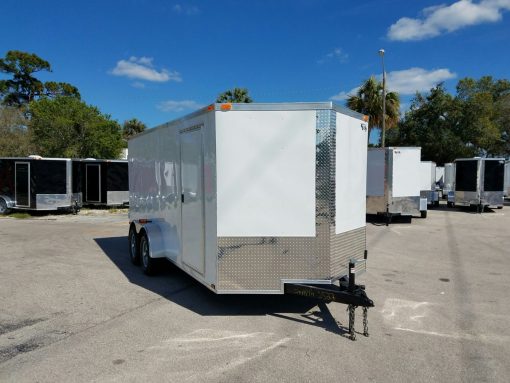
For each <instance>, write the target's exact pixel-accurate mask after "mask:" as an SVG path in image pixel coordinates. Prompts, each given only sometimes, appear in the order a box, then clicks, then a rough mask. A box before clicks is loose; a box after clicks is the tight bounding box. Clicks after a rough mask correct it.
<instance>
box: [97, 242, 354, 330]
mask: <svg viewBox="0 0 510 383" xmlns="http://www.w3.org/2000/svg"><path fill="white" fill-rule="evenodd" d="M94 241H95V242H96V243H97V245H98V246H99V247H100V248H101V250H102V251H103V253H104V254H105V255H106V256H107V257H108V258H109V259H110V260H111V261H112V263H113V264H114V265H115V266H116V267H117V268H118V269H119V270H120V271H121V272H122V273H123V274H124V275H125V276H126V278H127V279H128V280H129V281H130V282H131V283H133V284H135V285H137V286H140V287H142V288H144V289H147V290H149V291H152V292H154V293H156V294H158V295H160V296H162V297H163V298H165V299H167V300H169V301H171V302H174V303H176V304H178V305H180V306H182V307H185V308H186V309H188V310H191V311H193V312H195V313H197V314H199V315H202V316H208V315H212V316H243V315H246V316H253V315H260V316H263V315H269V316H274V317H278V318H284V319H287V320H290V321H294V322H299V323H302V324H307V325H312V326H316V327H320V328H323V329H324V330H325V331H328V332H331V333H334V334H337V335H341V336H343V337H347V336H348V329H347V327H345V326H344V325H343V324H342V323H339V322H338V321H337V320H335V318H334V317H333V315H332V314H331V312H330V310H329V308H328V306H327V304H325V303H323V302H318V301H317V300H313V299H308V298H303V297H298V296H292V295H244V294H239V295H217V294H214V293H213V292H211V291H210V290H208V289H207V288H206V287H204V286H203V285H202V284H200V283H199V282H197V281H196V280H195V279H193V278H192V277H190V276H189V275H188V274H186V273H185V272H184V271H182V270H180V269H179V268H178V267H176V266H174V265H173V264H172V263H170V262H169V261H166V260H162V261H161V262H160V264H159V267H158V272H157V273H156V275H154V276H147V275H145V274H143V273H142V271H141V269H140V268H139V267H137V266H135V265H133V264H132V263H131V260H130V259H129V256H128V247H127V243H128V242H127V237H109V238H94ZM314 308H315V309H314ZM345 320H346V321H347V315H346V318H345Z"/></svg>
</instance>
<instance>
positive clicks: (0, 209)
mask: <svg viewBox="0 0 510 383" xmlns="http://www.w3.org/2000/svg"><path fill="white" fill-rule="evenodd" d="M10 212H11V209H9V208H8V207H7V202H6V201H5V200H4V199H3V198H0V215H7V214H9V213H10Z"/></svg>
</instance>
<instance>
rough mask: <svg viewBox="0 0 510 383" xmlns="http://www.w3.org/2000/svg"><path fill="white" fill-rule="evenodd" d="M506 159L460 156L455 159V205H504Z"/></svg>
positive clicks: (480, 206)
mask: <svg viewBox="0 0 510 383" xmlns="http://www.w3.org/2000/svg"><path fill="white" fill-rule="evenodd" d="M504 178H505V160H504V159H503V158H480V157H475V158H459V159H456V160H455V185H454V188H455V202H454V204H455V206H476V207H477V208H478V210H479V211H483V209H484V208H485V207H497V208H498V209H501V208H502V207H503V200H504V196H503V195H504Z"/></svg>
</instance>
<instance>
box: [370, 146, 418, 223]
mask: <svg viewBox="0 0 510 383" xmlns="http://www.w3.org/2000/svg"><path fill="white" fill-rule="evenodd" d="M420 156H421V148H418V147H388V148H370V149H369V150H368V165H367V200H366V203H367V214H378V215H384V216H385V217H386V218H387V222H388V223H389V222H390V221H391V217H392V216H398V215H403V216H413V215H421V216H422V217H423V218H425V217H426V216H427V200H426V199H424V198H420V166H421V165H420Z"/></svg>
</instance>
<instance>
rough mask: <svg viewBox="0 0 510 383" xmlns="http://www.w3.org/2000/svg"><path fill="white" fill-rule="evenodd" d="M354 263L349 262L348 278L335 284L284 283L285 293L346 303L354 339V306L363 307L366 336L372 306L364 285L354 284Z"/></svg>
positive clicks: (350, 333)
mask: <svg viewBox="0 0 510 383" xmlns="http://www.w3.org/2000/svg"><path fill="white" fill-rule="evenodd" d="M354 270H355V263H354V262H350V263H349V279H348V280H340V284H339V285H338V286H337V285H321V284H297V283H286V284H285V294H292V295H299V296H302V297H306V298H313V299H319V300H321V301H324V302H327V303H329V302H338V303H343V304H346V305H347V311H348V312H349V337H350V339H351V340H356V332H355V331H354V322H355V317H356V308H357V307H359V306H361V307H362V308H363V335H364V336H366V337H368V335H369V334H368V308H369V307H374V302H373V301H372V300H371V299H370V298H368V296H367V294H366V292H365V286H364V285H356V284H355V271H354Z"/></svg>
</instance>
